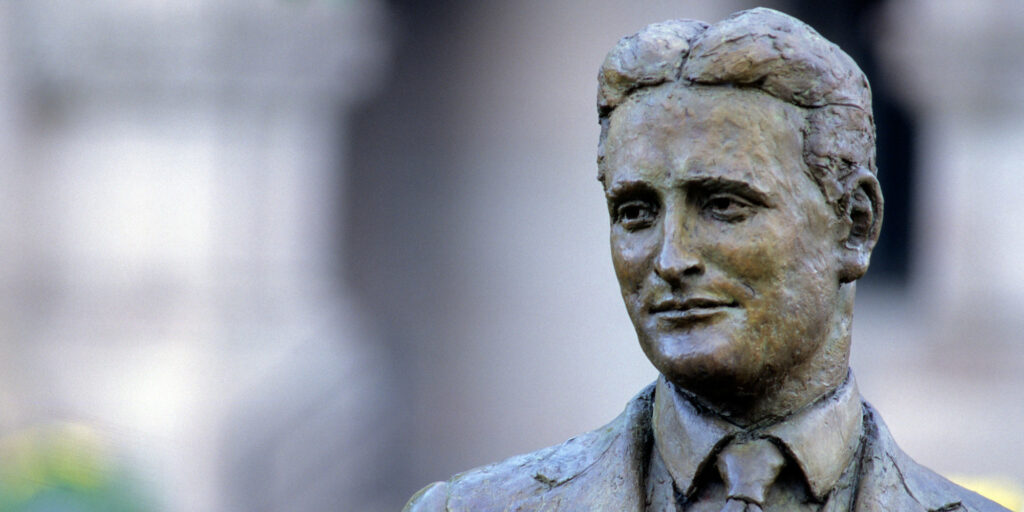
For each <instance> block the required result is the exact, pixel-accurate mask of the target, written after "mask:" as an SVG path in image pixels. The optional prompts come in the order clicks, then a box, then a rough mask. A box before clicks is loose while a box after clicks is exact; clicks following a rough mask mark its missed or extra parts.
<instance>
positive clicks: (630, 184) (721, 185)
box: [605, 176, 775, 207]
mask: <svg viewBox="0 0 1024 512" xmlns="http://www.w3.org/2000/svg"><path fill="white" fill-rule="evenodd" d="M674 186H675V187H682V188H687V189H695V190H700V191H704V192H708V191H714V192H717V191H721V192H731V193H734V194H738V195H741V196H744V197H746V198H749V199H752V200H754V201H757V202H760V203H762V204H764V205H765V206H769V207H771V206H774V205H775V202H774V201H772V199H771V196H770V195H769V194H768V193H767V192H764V191H762V190H759V189H757V188H755V187H754V186H753V185H751V184H750V183H747V182H746V181H742V180H735V179H731V178H725V177H722V176H693V177H688V178H684V179H681V180H678V182H677V183H675V184H674ZM652 189H653V187H652V186H651V184H650V183H648V182H647V181H646V180H622V181H615V182H612V183H611V184H610V185H609V186H608V189H607V190H606V191H605V195H606V196H607V197H608V198H609V199H615V198H619V197H622V196H624V195H629V194H632V193H636V192H646V191H651V190H652Z"/></svg>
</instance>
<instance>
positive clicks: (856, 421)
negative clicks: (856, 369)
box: [653, 373, 862, 501]
mask: <svg viewBox="0 0 1024 512" xmlns="http://www.w3.org/2000/svg"><path fill="white" fill-rule="evenodd" d="M861 420H862V412H861V401H860V393H858V391H857V384H856V382H854V379H853V374H852V373H851V374H849V376H848V377H847V379H846V382H844V383H843V384H842V385H840V386H839V387H838V388H837V389H836V390H835V391H833V392H832V393H831V394H829V395H827V396H826V397H824V398H822V399H820V400H818V401H816V402H814V403H813V404H810V405H809V406H807V407H804V408H803V409H801V410H799V411H797V412H796V413H794V414H793V415H791V416H790V417H788V418H786V419H785V420H783V421H780V422H777V423H774V424H771V425H768V426H763V427H758V428H755V429H754V430H752V431H750V432H749V434H750V435H752V436H754V437H767V438H773V439H777V440H778V441H780V442H781V443H782V444H783V445H784V446H785V447H786V448H787V449H788V451H789V455H791V456H792V458H793V459H794V460H795V461H796V462H797V464H798V465H799V466H800V469H801V470H802V471H803V473H804V477H806V479H807V483H808V485H809V487H810V491H811V493H812V494H813V495H814V497H815V498H816V499H817V500H818V501H822V500H824V498H825V496H827V495H828V493H829V491H831V490H832V488H833V487H835V485H836V482H838V481H839V478H840V477H841V476H842V474H843V470H844V469H846V466H847V465H848V464H849V463H850V460H851V459H852V458H853V456H854V454H855V453H856V452H857V449H858V448H859V446H860V438H861V429H862V425H861ZM653 423H654V442H655V444H656V446H657V447H658V452H659V453H660V454H661V457H662V459H663V460H664V462H665V466H667V468H668V470H669V473H670V474H671V475H672V479H673V480H674V481H675V483H676V487H677V488H678V489H679V490H681V491H683V492H684V493H685V494H686V495H688V496H689V495H691V494H692V493H693V491H694V490H695V489H694V487H695V485H694V478H695V477H696V476H697V475H698V474H699V473H700V472H701V471H703V470H704V469H705V466H708V465H709V464H714V462H715V457H717V455H718V452H719V451H720V450H721V449H722V448H723V447H724V446H725V445H726V444H728V443H729V441H731V440H732V439H733V438H734V437H736V435H737V434H740V433H742V432H744V429H742V428H740V427H738V426H736V425H734V424H732V423H729V422H728V421H726V420H725V419H723V418H721V417H719V416H718V415H716V414H714V413H710V412H704V411H702V410H700V409H698V408H697V407H696V406H694V404H693V403H692V402H691V401H690V400H689V399H688V398H686V396H685V395H684V394H683V393H680V392H678V391H677V390H676V388H675V387H674V386H673V385H672V384H671V383H670V382H668V381H667V380H665V377H664V376H660V377H659V378H658V383H657V387H656V388H655V392H654V418H653Z"/></svg>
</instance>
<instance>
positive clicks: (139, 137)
mask: <svg viewBox="0 0 1024 512" xmlns="http://www.w3.org/2000/svg"><path fill="white" fill-rule="evenodd" d="M2 8H3V10H5V11H10V12H5V13H4V14H5V16H4V19H5V20H12V19H16V20H18V23H17V24H16V25H14V24H11V23H7V25H11V26H9V27H7V28H8V29H9V31H8V33H7V34H5V37H4V42H3V44H5V45H10V46H11V47H13V48H14V54H15V56H16V60H17V62H16V63H15V65H14V67H15V68H16V71H17V73H19V74H20V75H21V76H23V77H24V82H25V84H24V87H23V89H22V92H23V93H24V99H25V100H26V103H27V114H26V117H27V121H26V122H25V124H23V125H20V126H19V127H18V130H19V131H21V132H24V133H21V134H20V135H21V136H22V137H23V138H24V139H25V140H27V141H28V143H27V144H26V145H24V146H23V147H21V148H20V150H19V151H20V153H19V154H20V156H21V162H22V165H21V167H19V168H18V169H17V170H16V171H12V173H5V174H4V176H5V177H7V176H12V177H13V179H15V180H16V181H17V183H18V190H19V191H20V193H21V195H22V196H21V200H20V201H19V202H18V203H17V204H18V205H19V208H20V211H19V212H18V214H19V215H18V217H17V218H18V221H19V222H20V223H21V226H23V227H21V228H18V229H17V230H16V231H17V233H18V234H17V235H16V236H15V237H14V238H15V239H16V240H15V241H16V243H15V244H14V245H12V246H11V247H14V248H16V251H17V254H18V257H17V264H16V265H15V266H14V268H16V269H17V275H18V276H19V277H18V279H17V280H16V282H13V283H12V284H10V285H9V286H8V287H7V289H5V290H4V294H5V297H19V298H21V299H22V300H21V301H19V302H14V301H8V302H9V303H14V304H15V306H14V311H12V312H11V316H12V317H14V318H17V319H18V323H17V325H18V328H17V329H16V331H14V332H12V333H11V335H12V337H14V338H15V339H16V340H17V341H16V342H15V350H17V351H19V352H22V353H25V354H27V355H26V356H24V359H23V363H24V364H23V365H22V367H21V368H19V371H18V372H15V373H13V374H10V375H5V376H4V377H3V380H4V381H10V382H9V383H10V384H11V386H12V387H13V388H14V389H18V390H21V392H19V396H18V397H16V400H17V401H18V402H19V404H20V405H21V407H22V409H23V410H24V412H23V414H22V417H21V422H22V423H23V424H28V425H30V424H33V423H39V422H42V421H48V420H51V419H71V420H74V421H83V422H87V423H89V424H92V425H96V426H97V427H99V428H101V429H103V430H104V431H105V432H107V433H109V435H110V437H111V438H112V441H113V442H114V443H115V444H117V445H118V448H119V449H121V450H123V451H124V452H125V453H126V457H127V458H129V459H132V460H134V461H135V463H136V466H137V467H138V469H139V473H140V474H141V475H142V478H143V479H144V480H147V481H149V483H150V484H151V486H152V487H154V488H155V489H157V492H158V493H160V494H163V495H165V496H166V501H167V505H168V508H169V509H170V510H328V509H348V510H374V505H373V504H372V503H371V501H372V500H373V499H374V495H373V492H374V490H375V489H374V488H373V487H372V486H371V485H370V484H372V480H369V478H370V477H368V476H367V475H371V476H372V475H374V471H373V468H374V464H375V463H376V460H377V456H376V455H377V454H375V453H374V451H373V450H374V448H371V447H368V445H367V443H366V442H365V439H366V437H367V436H369V435H370V434H371V433H374V434H376V435H378V436H384V437H386V436H387V432H381V431H379V429H377V426H376V424H375V421H376V417H377V415H378V412H379V411H380V410H381V408H383V407H385V406H386V403H385V398H386V397H384V396H381V395H382V393H383V391H382V387H381V386H380V385H379V384H380V381H382V380H385V376H386V368H387V367H386V365H385V364H384V362H382V361H380V360H379V358H378V356H377V355H376V343H375V341H374V339H373V337H372V335H371V334H370V333H368V331H367V329H366V328H365V327H364V326H363V325H361V323H360V321H359V318H360V316H361V315H359V313H358V308H357V307H356V305H355V304H353V302H352V300H351V298H350V294H349V293H348V292H347V290H346V289H345V288H344V287H343V285H342V284H341V283H340V282H339V280H338V279H337V278H336V277H337V276H338V274H339V272H338V270H337V269H338V267H339V266H340V265H342V264H343V262H340V261H339V256H340V254H342V251H340V250H339V249H340V245H341V244H340V241H338V240H337V239H336V234H337V233H338V232H339V231H340V230H339V229H338V225H339V223H340V222H341V220H340V219H339V213H341V212H342V211H343V209H342V208H341V207H340V206H339V205H338V204H337V201H338V200H339V199H340V198H341V197H342V193H341V191H340V190H339V187H340V186H341V185H342V184H343V180H342V175H343V172H342V171H343V169H344V167H345V164H346V159H347V155H346V150H347V148H346V147H345V145H344V141H345V140H346V131H345V121H346V113H347V112H348V110H349V109H350V108H352V107H353V106H354V105H355V104H356V103H357V102H359V101H361V100H363V99H365V98H368V97H369V96H370V94H371V93H372V90H373V89H372V88H373V86H374V84H375V82H376V80H377V79H378V77H379V76H380V74H381V72H382V71H383V69H382V68H383V63H385V62H386V57H387V55H386V50H387V47H386V44H385V43H386V39H385V31H384V12H383V5H382V4H381V3H380V2H376V1H374V0H335V1H328V0H319V1H313V0H310V1H284V0H257V1H243V0H204V1H198V2H185V3H179V2H146V1H130V2H123V1H114V0H98V1H92V2H76V1H71V0H68V1H43V2H36V1H27V0H26V1H16V2H9V3H5V4H4V5H3V7H2ZM8 15H9V16H8ZM0 49H2V47H0ZM2 87H3V84H2V83H0V89H2ZM0 92H2V91H0ZM2 101H3V100H2V99H0V105H2V104H3V103H2ZM0 135H3V132H2V130H0ZM379 441H380V439H379V438H375V439H374V443H377V442H379ZM384 444H385V443H381V445H384ZM372 446H373V447H376V446H378V445H377V444H373V445H372ZM368 482H369V483H368Z"/></svg>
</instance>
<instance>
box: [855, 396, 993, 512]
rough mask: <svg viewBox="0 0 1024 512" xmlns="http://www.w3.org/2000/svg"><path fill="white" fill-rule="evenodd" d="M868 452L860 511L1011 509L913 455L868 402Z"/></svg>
mask: <svg viewBox="0 0 1024 512" xmlns="http://www.w3.org/2000/svg"><path fill="white" fill-rule="evenodd" d="M864 420H865V421H864V429H865V443H866V445H865V453H864V457H863V459H862V470H861V483H860V486H859V487H860V489H859V491H858V497H857V505H858V506H857V510H858V511H875V510H880V511H881V510H911V504H914V505H915V507H914V508H916V509H919V510H929V511H931V510H949V511H956V510H960V511H970V512H974V511H977V512H1009V511H1008V510H1007V509H1006V508H1004V507H1002V506H1000V505H999V504H998V503H995V502H993V501H991V500H989V499H987V498H985V497H983V496H981V495H979V494H977V493H975V492H973V491H970V490H968V489H965V488H963V487H961V486H959V485H957V484H955V483H953V482H951V481H949V480H947V479H946V478H944V477H942V476H940V475H939V474H937V473H935V472H934V471H932V470H930V469H928V468H926V467H924V466H922V465H920V464H918V463H917V462H916V461H914V460H913V459H911V458H910V456H908V455H907V454H906V453H904V452H903V450H901V449H900V447H899V446H897V445H896V442H895V441H894V440H893V438H892V435H891V434H890V433H889V429H888V428H887V427H886V426H885V423H884V422H883V421H882V419H881V417H880V416H879V415H878V412H876V411H875V410H874V408H872V407H871V406H870V405H868V404H867V403H866V402H865V403H864Z"/></svg>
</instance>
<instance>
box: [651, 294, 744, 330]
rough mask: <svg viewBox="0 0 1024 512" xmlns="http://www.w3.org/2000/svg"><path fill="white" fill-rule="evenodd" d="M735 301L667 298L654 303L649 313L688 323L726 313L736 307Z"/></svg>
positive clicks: (663, 318) (671, 321)
mask: <svg viewBox="0 0 1024 512" xmlns="http://www.w3.org/2000/svg"><path fill="white" fill-rule="evenodd" d="M738 306H739V304H738V303H737V302H736V301H729V300H723V299H717V298H711V297H690V298H687V299H683V300H679V299H667V300H662V301H659V302H657V303H655V304H654V306H653V307H651V308H650V312H651V314H652V315H653V316H654V317H655V318H657V319H659V320H662V321H666V322H669V323H673V324H688V323H692V322H696V321H699V320H704V319H708V318H711V317H713V316H716V315H720V314H724V313H726V312H727V311H728V310H729V309H730V308H735V307H738Z"/></svg>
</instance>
